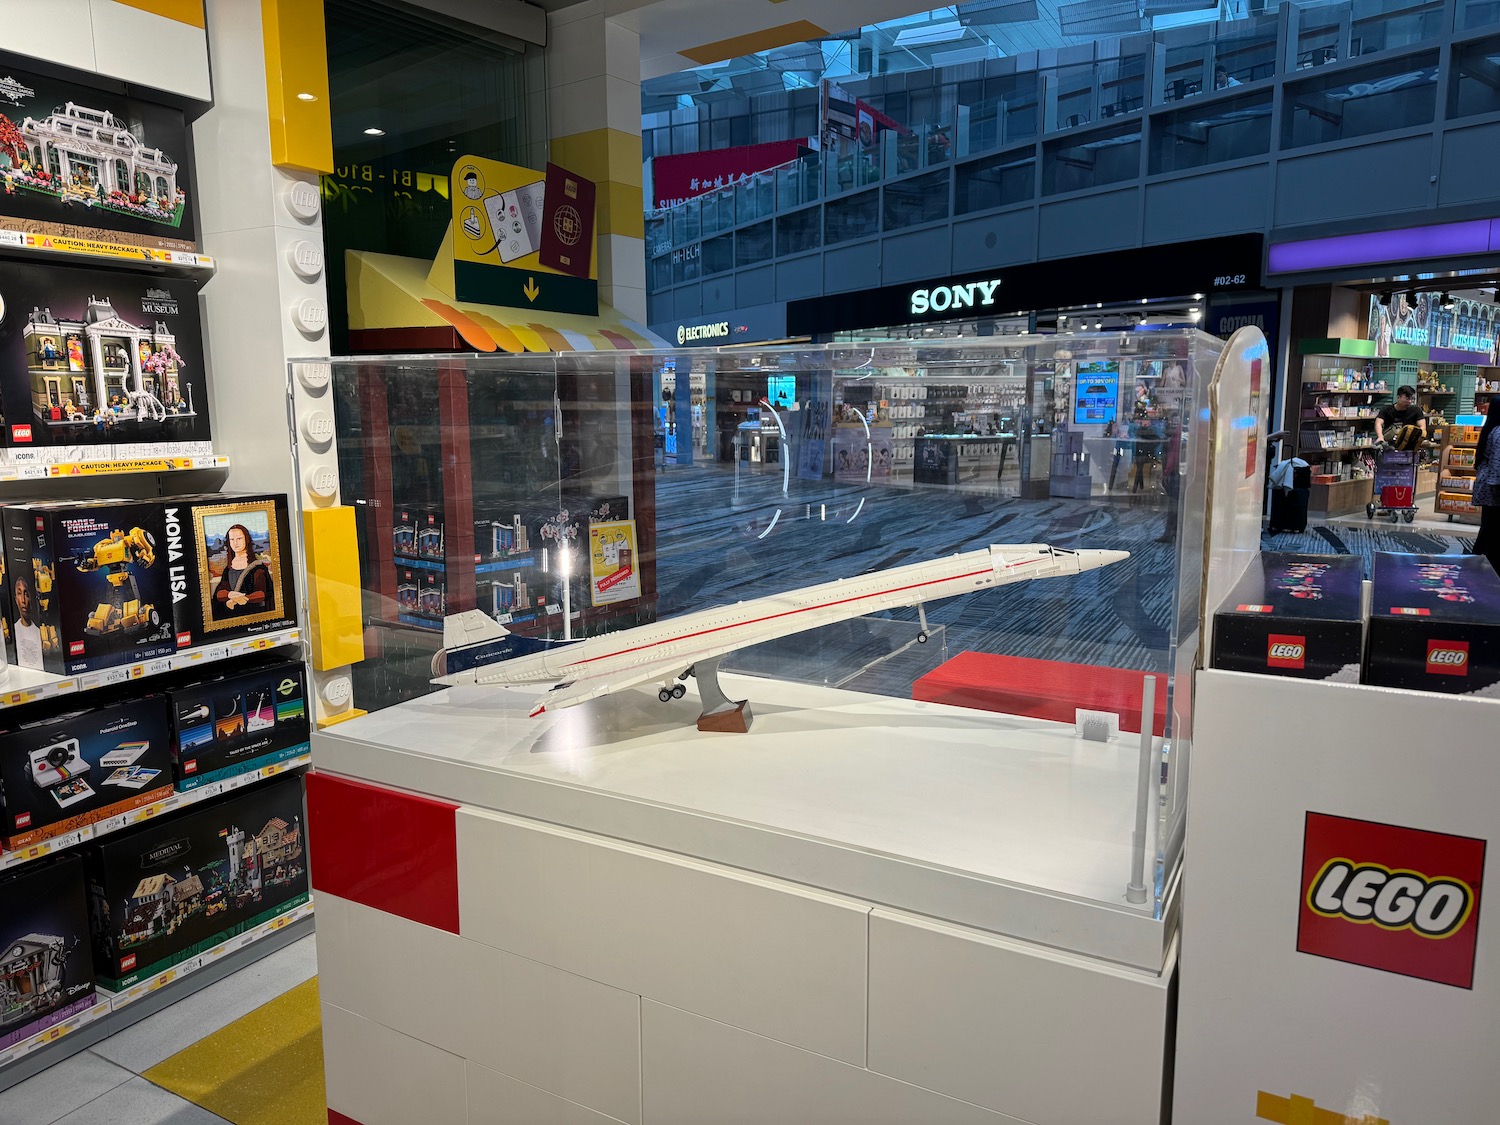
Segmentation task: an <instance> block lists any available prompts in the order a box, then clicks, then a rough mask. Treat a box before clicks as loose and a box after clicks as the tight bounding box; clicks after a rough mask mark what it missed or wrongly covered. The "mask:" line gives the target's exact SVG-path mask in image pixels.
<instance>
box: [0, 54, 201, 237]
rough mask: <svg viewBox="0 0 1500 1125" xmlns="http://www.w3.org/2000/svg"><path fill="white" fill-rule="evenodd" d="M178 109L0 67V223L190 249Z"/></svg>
mask: <svg viewBox="0 0 1500 1125" xmlns="http://www.w3.org/2000/svg"><path fill="white" fill-rule="evenodd" d="M187 161H188V129H187V123H186V121H185V120H184V119H183V115H182V111H181V110H178V109H172V108H170V107H168V106H163V105H156V104H154V103H152V102H145V101H141V100H140V99H138V98H133V97H127V96H125V95H123V94H119V93H114V92H110V91H107V90H102V89H99V88H97V87H94V86H88V85H84V84H83V83H80V82H76V81H72V80H68V81H63V80H60V79H56V78H48V77H45V76H43V75H40V74H34V73H32V72H30V71H26V70H14V69H11V68H5V69H0V230H15V231H26V232H31V233H38V234H50V235H58V236H62V237H66V238H91V239H104V240H108V241H113V242H120V243H127V244H129V245H132V246H146V247H151V248H154V249H167V250H188V251H192V250H196V249H197V247H196V245H195V242H194V239H195V225H194V215H193V205H192V198H191V194H190V193H191V190H192V175H191V169H190V167H189V165H188V163H187Z"/></svg>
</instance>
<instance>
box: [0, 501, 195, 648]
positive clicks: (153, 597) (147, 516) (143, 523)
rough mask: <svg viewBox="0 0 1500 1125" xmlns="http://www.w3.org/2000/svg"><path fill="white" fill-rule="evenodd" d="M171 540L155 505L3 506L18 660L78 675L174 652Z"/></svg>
mask: <svg viewBox="0 0 1500 1125" xmlns="http://www.w3.org/2000/svg"><path fill="white" fill-rule="evenodd" d="M164 539H165V535H164V533H163V524H162V515H161V508H160V507H159V506H158V504H156V503H155V502H149V501H125V500H94V501H81V502H77V503H69V502H59V503H51V504H24V505H16V506H12V507H9V508H6V509H5V551H6V571H7V573H8V574H9V576H10V583H11V595H12V597H11V601H12V604H11V613H12V615H13V620H12V622H11V626H12V629H11V632H12V634H13V635H14V637H15V642H16V663H17V664H19V665H20V666H21V667H23V668H35V669H38V670H39V671H44V672H52V673H56V674H58V675H66V676H71V675H74V674H76V673H79V672H92V671H96V670H98V669H100V668H110V667H114V666H116V665H119V664H131V663H134V662H136V661H140V660H151V659H153V658H155V657H159V656H168V655H170V654H171V653H172V652H174V651H176V643H175V641H174V640H173V636H172V591H171V588H170V585H169V583H168V576H167V571H168V566H167V562H166V560H165V559H163V558H162V557H161V550H162V544H163V541H164Z"/></svg>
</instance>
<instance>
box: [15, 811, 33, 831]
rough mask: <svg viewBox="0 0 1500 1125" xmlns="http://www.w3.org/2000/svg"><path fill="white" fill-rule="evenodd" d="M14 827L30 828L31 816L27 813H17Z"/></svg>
mask: <svg viewBox="0 0 1500 1125" xmlns="http://www.w3.org/2000/svg"><path fill="white" fill-rule="evenodd" d="M16 827H17V828H30V827H31V814H30V813H29V812H23V813H17V814H16Z"/></svg>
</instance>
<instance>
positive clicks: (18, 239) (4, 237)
mask: <svg viewBox="0 0 1500 1125" xmlns="http://www.w3.org/2000/svg"><path fill="white" fill-rule="evenodd" d="M25 245H26V235H25V234H23V233H22V232H21V231H18V230H0V246H25Z"/></svg>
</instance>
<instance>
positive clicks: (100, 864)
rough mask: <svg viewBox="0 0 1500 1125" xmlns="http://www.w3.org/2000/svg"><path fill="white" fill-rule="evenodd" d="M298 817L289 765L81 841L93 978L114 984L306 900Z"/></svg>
mask: <svg viewBox="0 0 1500 1125" xmlns="http://www.w3.org/2000/svg"><path fill="white" fill-rule="evenodd" d="M304 822H305V818H304V816H303V811H302V778H301V776H300V775H294V776H291V777H287V778H283V779H281V780H278V781H271V782H266V783H264V784H260V785H253V786H250V787H248V788H245V789H239V790H236V791H235V792H234V793H233V795H231V796H229V797H226V798H224V799H222V800H215V801H208V802H205V803H203V804H200V805H193V806H191V807H189V808H186V809H182V810H180V811H178V812H176V813H171V814H169V815H167V816H164V817H162V818H160V819H158V820H151V821H147V822H146V823H145V824H142V825H140V826H139V827H137V828H133V829H130V830H128V831H126V832H122V833H118V834H116V835H111V836H104V837H101V838H100V839H98V840H95V841H94V842H93V843H91V844H89V845H88V846H87V848H86V850H85V852H84V865H85V870H86V872H87V875H88V893H89V914H90V920H91V922H92V927H91V928H92V931H93V939H94V968H95V972H96V974H97V979H98V982H99V984H100V985H101V986H102V987H104V988H107V989H109V990H110V991H111V992H118V991H120V990H121V989H123V988H128V987H130V986H131V985H132V984H135V983H136V982H137V981H139V980H141V979H143V978H145V977H149V976H152V975H153V974H155V973H159V972H161V971H163V970H164V969H168V968H170V967H171V966H173V965H176V964H178V963H179V962H181V961H183V960H185V959H187V958H189V957H192V956H195V955H196V954H199V953H202V952H203V951H205V950H207V949H211V948H213V947H214V946H215V945H218V944H219V943H220V942H223V941H226V940H228V939H229V938H231V937H234V936H235V935H236V934H240V933H243V932H244V931H246V930H248V929H251V928H253V927H255V926H258V925H260V924H261V923H263V922H269V921H270V920H271V919H272V918H274V917H276V916H277V915H278V914H284V913H285V912H286V911H288V910H291V909H292V908H293V907H296V906H298V905H300V904H301V903H304V902H306V901H307V893H308V891H307V887H308V884H307V853H306V847H305V841H304V840H303V829H302V826H303V824H304Z"/></svg>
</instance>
